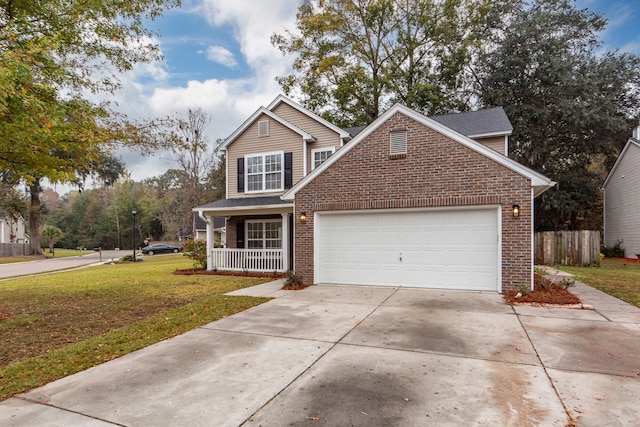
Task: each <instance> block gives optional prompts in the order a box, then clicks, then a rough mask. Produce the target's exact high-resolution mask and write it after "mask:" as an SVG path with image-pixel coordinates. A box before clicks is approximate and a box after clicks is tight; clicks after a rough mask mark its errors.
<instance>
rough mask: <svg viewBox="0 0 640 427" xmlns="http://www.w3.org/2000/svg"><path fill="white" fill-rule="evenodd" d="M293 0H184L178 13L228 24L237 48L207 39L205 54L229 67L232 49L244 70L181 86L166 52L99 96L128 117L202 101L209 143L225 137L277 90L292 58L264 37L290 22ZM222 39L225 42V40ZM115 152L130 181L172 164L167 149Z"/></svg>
mask: <svg viewBox="0 0 640 427" xmlns="http://www.w3.org/2000/svg"><path fill="white" fill-rule="evenodd" d="M299 3H301V0H296V1H291V0H269V1H268V2H256V1H255V0H234V1H229V0H187V1H184V2H183V7H182V8H181V10H180V13H186V14H190V15H192V16H194V19H205V20H206V22H207V23H209V25H210V26H211V27H212V31H215V29H216V27H220V26H223V25H224V26H231V28H232V33H233V34H234V36H233V37H234V40H231V41H230V42H232V43H229V45H231V44H233V45H238V46H239V52H237V53H236V54H234V53H233V52H231V51H229V50H228V49H226V48H224V47H222V46H220V45H213V46H210V47H209V48H208V49H207V51H206V54H207V57H208V58H209V59H210V60H213V61H216V62H219V63H221V64H223V65H226V66H228V67H230V68H232V69H234V67H236V66H237V64H238V59H237V58H238V55H242V57H243V62H245V63H246V65H247V66H248V68H249V71H250V73H249V75H248V76H247V74H246V73H244V74H243V76H242V77H238V78H227V79H216V78H208V79H206V80H191V81H189V82H188V83H187V84H186V86H172V85H171V83H170V81H171V75H170V71H169V70H170V68H171V67H170V65H171V57H169V56H168V57H167V62H168V64H164V63H153V64H138V65H136V66H135V67H134V69H133V70H131V71H129V72H127V73H124V74H122V75H121V77H120V78H121V82H122V89H121V90H119V91H118V92H116V93H115V94H113V95H106V96H105V95H102V96H100V98H99V99H106V100H108V101H110V102H111V103H112V104H113V105H114V108H115V109H116V110H117V111H119V112H121V113H124V114H126V115H127V116H129V117H131V118H133V119H139V118H151V117H164V116H167V115H176V114H181V115H183V116H185V115H186V112H187V110H188V109H189V108H192V107H202V108H203V109H204V110H205V111H207V112H208V113H209V114H211V115H212V116H213V120H212V123H211V125H209V127H208V128H207V130H206V134H207V137H208V138H209V140H210V141H211V143H212V144H213V143H215V141H216V140H217V139H218V138H226V137H227V136H229V135H230V134H231V133H232V132H233V131H234V130H235V129H236V128H237V127H238V126H240V125H241V124H242V122H243V121H244V120H245V119H246V118H247V117H249V116H250V115H251V114H252V113H253V112H254V111H255V110H257V109H258V108H259V107H260V106H265V105H267V104H268V103H269V102H271V101H272V100H273V99H274V98H275V97H276V96H277V95H278V94H279V93H280V92H281V89H280V87H279V85H278V84H277V82H276V81H275V77H276V76H278V75H283V74H286V73H288V72H289V70H290V64H291V62H292V60H291V58H287V57H284V56H283V55H282V54H281V52H280V51H278V50H277V49H276V48H275V47H273V46H272V45H271V41H270V37H271V35H272V34H273V33H275V32H277V33H280V32H283V31H284V29H285V28H294V25H295V15H296V12H297V8H298V5H299ZM160 19H161V18H160ZM184 37H185V38H187V39H188V38H189V37H190V35H189V33H188V28H185V34H184ZM224 44H225V45H227V43H226V42H225V43H224ZM89 97H90V98H91V99H94V100H96V99H97V98H96V97H93V96H89ZM118 154H119V155H120V156H121V157H122V158H123V160H124V161H125V163H126V165H127V169H128V170H129V171H131V177H132V178H133V179H134V180H136V181H139V180H142V179H145V178H149V177H153V176H157V175H160V174H162V173H164V172H165V171H166V170H167V169H169V168H171V167H175V166H176V163H175V162H174V161H172V160H171V159H172V156H171V154H170V153H166V152H164V153H156V154H154V155H153V156H147V157H144V156H142V155H141V154H139V153H136V152H131V151H129V150H123V151H121V152H119V153H118Z"/></svg>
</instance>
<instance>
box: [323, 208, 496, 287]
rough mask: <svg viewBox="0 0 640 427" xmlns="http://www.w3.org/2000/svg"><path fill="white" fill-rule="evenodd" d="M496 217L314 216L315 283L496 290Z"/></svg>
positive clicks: (492, 213) (456, 213)
mask: <svg viewBox="0 0 640 427" xmlns="http://www.w3.org/2000/svg"><path fill="white" fill-rule="evenodd" d="M497 212H498V211H497V209H496V208H490V209H473V210H471V209H470V210H451V211H433V210H431V211H399V210H396V211H385V212H380V211H378V212H357V213H350V212H341V213H327V214H324V213H320V214H319V215H318V219H317V221H318V234H317V236H316V238H317V248H316V250H317V251H318V277H317V280H319V281H322V282H324V283H338V284H340V283H344V284H365V285H386V286H389V285H392V286H398V285H400V286H419V287H432V288H452V289H478V290H498V289H497V288H498V272H497V269H498V260H499V256H498V213H497ZM336 270H337V271H336Z"/></svg>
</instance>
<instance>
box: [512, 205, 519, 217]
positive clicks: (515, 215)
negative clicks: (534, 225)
mask: <svg viewBox="0 0 640 427" xmlns="http://www.w3.org/2000/svg"><path fill="white" fill-rule="evenodd" d="M513 216H514V217H516V218H517V217H519V216H520V206H519V205H513Z"/></svg>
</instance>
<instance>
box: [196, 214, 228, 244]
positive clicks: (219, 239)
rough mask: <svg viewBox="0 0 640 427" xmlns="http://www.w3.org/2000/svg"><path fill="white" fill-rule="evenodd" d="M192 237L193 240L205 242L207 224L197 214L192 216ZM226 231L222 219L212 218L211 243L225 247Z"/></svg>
mask: <svg viewBox="0 0 640 427" xmlns="http://www.w3.org/2000/svg"><path fill="white" fill-rule="evenodd" d="M193 229H194V233H193V237H194V239H195V240H207V223H206V222H204V220H203V219H202V218H200V216H199V215H198V214H197V213H194V214H193ZM226 241H227V231H226V226H225V220H224V218H213V242H214V243H215V244H216V245H222V246H225V245H226Z"/></svg>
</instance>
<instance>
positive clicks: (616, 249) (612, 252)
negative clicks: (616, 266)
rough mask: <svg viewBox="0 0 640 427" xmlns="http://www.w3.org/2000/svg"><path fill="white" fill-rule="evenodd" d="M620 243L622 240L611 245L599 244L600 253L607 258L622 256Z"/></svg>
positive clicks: (622, 250) (622, 251)
mask: <svg viewBox="0 0 640 427" xmlns="http://www.w3.org/2000/svg"><path fill="white" fill-rule="evenodd" d="M621 244H622V242H616V244H615V245H613V246H607V245H601V246H600V253H602V254H603V255H604V256H605V257H607V258H624V248H623V247H622V246H620V245H621Z"/></svg>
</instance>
